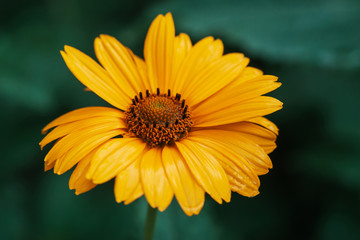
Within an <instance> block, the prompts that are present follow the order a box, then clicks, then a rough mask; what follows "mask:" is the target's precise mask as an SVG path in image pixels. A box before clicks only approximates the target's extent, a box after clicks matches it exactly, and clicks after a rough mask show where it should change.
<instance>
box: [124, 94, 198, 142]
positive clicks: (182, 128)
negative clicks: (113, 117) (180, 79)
mask: <svg viewBox="0 0 360 240" xmlns="http://www.w3.org/2000/svg"><path fill="white" fill-rule="evenodd" d="M125 114H126V121H127V125H128V131H129V133H130V134H133V135H135V136H136V137H139V138H142V139H143V140H144V141H145V142H147V143H148V145H149V146H150V147H156V146H161V145H165V144H171V143H173V142H174V141H177V140H180V139H182V138H184V137H186V136H187V135H188V133H189V131H190V129H191V126H192V125H193V122H192V120H191V115H190V111H189V108H188V106H187V105H186V104H185V99H183V100H181V95H180V94H178V93H177V94H176V95H175V96H172V95H171V91H170V90H168V92H167V94H161V93H160V90H159V88H158V89H157V92H156V93H155V94H150V92H149V91H148V90H146V92H145V94H144V95H143V93H142V92H140V93H139V95H138V96H135V97H134V99H133V100H132V104H131V105H130V106H129V108H128V110H127V111H126V112H125Z"/></svg>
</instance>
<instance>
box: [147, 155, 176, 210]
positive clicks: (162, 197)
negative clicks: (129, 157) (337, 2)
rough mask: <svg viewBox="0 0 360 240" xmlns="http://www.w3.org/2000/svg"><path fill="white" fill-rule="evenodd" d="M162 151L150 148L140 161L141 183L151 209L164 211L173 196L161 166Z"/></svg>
mask: <svg viewBox="0 0 360 240" xmlns="http://www.w3.org/2000/svg"><path fill="white" fill-rule="evenodd" d="M161 158H162V149H161V148H152V149H150V150H149V151H147V152H146V153H145V154H144V156H143V158H142V160H141V171H140V172H141V183H142V188H143V190H144V193H145V197H146V199H147V201H148V203H149V204H150V205H151V207H153V208H156V207H158V208H159V210H160V211H164V210H165V209H166V208H167V207H168V206H169V204H170V203H171V200H172V198H173V196H174V193H173V191H172V189H171V186H170V184H169V181H168V179H167V177H166V175H165V172H164V168H163V165H162V161H161Z"/></svg>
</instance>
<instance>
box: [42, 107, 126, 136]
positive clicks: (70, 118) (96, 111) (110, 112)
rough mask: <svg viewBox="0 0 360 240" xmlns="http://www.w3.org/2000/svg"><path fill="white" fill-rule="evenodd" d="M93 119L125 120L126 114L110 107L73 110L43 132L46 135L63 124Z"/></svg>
mask: <svg viewBox="0 0 360 240" xmlns="http://www.w3.org/2000/svg"><path fill="white" fill-rule="evenodd" d="M92 117H117V118H121V119H125V114H124V113H123V112H121V111H119V110H117V109H115V108H108V107H84V108H80V109H76V110H73V111H71V112H68V113H66V114H64V115H62V116H60V117H58V118H56V119H55V120H54V121H52V122H50V123H49V124H48V125H46V126H45V127H44V128H43V129H42V130H41V132H42V133H43V134H44V133H46V131H48V130H49V129H50V128H53V127H56V126H59V125H61V124H65V123H70V122H74V121H79V120H82V119H86V118H92Z"/></svg>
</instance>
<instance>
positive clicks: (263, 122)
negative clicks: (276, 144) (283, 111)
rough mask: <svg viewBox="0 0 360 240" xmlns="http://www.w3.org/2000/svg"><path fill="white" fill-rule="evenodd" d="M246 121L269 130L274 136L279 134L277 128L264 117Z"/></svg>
mask: <svg viewBox="0 0 360 240" xmlns="http://www.w3.org/2000/svg"><path fill="white" fill-rule="evenodd" d="M248 121H249V122H252V123H255V124H258V125H260V126H263V127H264V128H267V129H269V130H271V131H272V132H273V133H275V134H276V135H278V134H279V129H278V127H277V126H276V125H275V124H274V123H273V122H271V121H270V120H269V119H266V118H264V117H257V118H252V119H249V120H248Z"/></svg>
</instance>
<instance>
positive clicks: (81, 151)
mask: <svg viewBox="0 0 360 240" xmlns="http://www.w3.org/2000/svg"><path fill="white" fill-rule="evenodd" d="M122 133H123V131H122ZM117 135H119V131H118V130H112V131H105V132H104V133H101V134H98V135H95V136H89V137H88V138H84V139H83V141H79V142H78V143H77V144H76V145H74V147H72V148H71V149H70V150H69V151H67V153H66V155H65V156H64V157H63V158H62V159H61V161H58V162H57V163H56V164H55V168H54V171H55V172H56V173H57V174H63V173H64V172H66V171H67V170H69V169H70V168H72V167H73V166H74V165H75V164H76V163H77V162H78V161H79V160H81V159H82V158H84V157H85V156H86V155H87V154H88V153H89V152H90V151H92V150H93V149H94V148H96V147H97V146H99V145H101V144H102V143H104V142H106V141H107V140H109V139H110V138H113V137H115V136H117Z"/></svg>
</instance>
